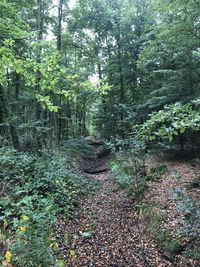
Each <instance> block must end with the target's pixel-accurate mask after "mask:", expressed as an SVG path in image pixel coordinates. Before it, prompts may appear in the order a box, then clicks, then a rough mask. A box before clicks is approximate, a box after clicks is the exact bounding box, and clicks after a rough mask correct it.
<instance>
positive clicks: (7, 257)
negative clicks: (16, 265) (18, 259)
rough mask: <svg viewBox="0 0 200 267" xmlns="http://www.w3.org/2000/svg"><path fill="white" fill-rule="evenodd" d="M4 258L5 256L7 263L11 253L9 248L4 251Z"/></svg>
mask: <svg viewBox="0 0 200 267" xmlns="http://www.w3.org/2000/svg"><path fill="white" fill-rule="evenodd" d="M5 258H6V261H7V262H8V263H10V262H11V258H12V253H11V252H10V251H9V250H8V251H6V254H5Z"/></svg>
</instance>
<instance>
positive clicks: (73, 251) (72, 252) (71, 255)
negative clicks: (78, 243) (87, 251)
mask: <svg viewBox="0 0 200 267" xmlns="http://www.w3.org/2000/svg"><path fill="white" fill-rule="evenodd" d="M69 255H70V257H71V258H76V251H75V250H74V249H70V251H69Z"/></svg>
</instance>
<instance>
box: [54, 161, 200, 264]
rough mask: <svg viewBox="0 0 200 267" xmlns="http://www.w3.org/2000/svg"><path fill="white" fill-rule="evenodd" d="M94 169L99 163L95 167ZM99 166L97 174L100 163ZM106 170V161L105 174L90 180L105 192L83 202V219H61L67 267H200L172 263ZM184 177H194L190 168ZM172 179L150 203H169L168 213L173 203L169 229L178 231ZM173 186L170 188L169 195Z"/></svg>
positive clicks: (178, 258) (163, 182) (161, 185)
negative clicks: (174, 211)
mask: <svg viewBox="0 0 200 267" xmlns="http://www.w3.org/2000/svg"><path fill="white" fill-rule="evenodd" d="M92 163H94V162H92V161H91V164H92ZM162 163H163V162H162ZM148 164H149V165H153V164H155V161H154V162H152V161H149V162H148ZM169 164H171V165H173V166H172V167H173V168H176V167H177V166H179V167H180V162H179V163H178V165H177V164H175V163H174V162H170V163H169ZM93 165H94V166H93V167H94V168H95V163H94V164H93ZM105 166H106V157H105V158H104V159H103V160H101V165H99V166H98V167H100V169H102V170H103V171H102V172H99V173H96V174H88V177H89V178H91V179H94V180H95V181H96V182H98V184H99V189H98V190H97V191H96V192H93V193H92V194H90V195H87V196H84V197H82V198H81V199H80V206H81V207H82V208H81V210H80V211H79V212H78V214H77V215H76V216H75V217H74V218H72V219H70V220H68V221H66V220H63V218H59V219H58V224H57V232H58V234H59V235H60V236H62V239H61V244H60V247H61V251H60V253H61V254H62V255H65V262H66V266H67V267H98V266H99V267H145V266H147V267H148V266H149V267H150V266H152V267H158V266H159V267H161V266H163V267H164V266H166V267H167V266H173V267H175V266H177V267H179V266H180V267H187V266H188V267H189V266H195V267H196V266H197V267H198V266H200V263H197V262H195V261H194V260H190V259H187V258H185V257H183V256H182V255H176V256H173V257H167V256H166V254H165V253H163V251H162V249H160V247H159V246H158V245H157V243H156V242H155V239H154V237H153V235H151V234H149V232H148V230H147V227H146V223H145V221H144V220H143V219H142V218H141V216H139V214H138V210H137V209H136V208H135V204H136V203H135V200H134V199H132V198H130V196H128V195H127V193H126V192H125V191H124V190H122V189H121V188H120V187H119V186H118V185H117V184H116V183H115V182H114V181H113V179H112V176H111V173H110V171H109V170H107V168H106V167H105ZM184 166H185V165H184ZM179 167H178V168H179ZM182 172H183V173H184V175H185V176H187V174H188V176H187V177H190V176H191V172H189V170H188V167H187V166H185V167H184V168H182ZM169 177H171V178H169V179H168V180H167V179H166V177H165V179H162V180H161V181H159V186H157V187H156V183H155V182H153V183H152V184H151V186H150V187H151V188H150V189H149V190H148V191H147V192H146V198H147V199H148V198H149V199H151V200H156V201H157V202H162V203H164V205H165V208H166V203H167V212H168V216H167V217H166V220H165V222H163V224H169V227H170V226H171V227H172V230H173V229H174V227H175V224H176V222H177V217H176V216H175V218H174V220H173V218H171V216H172V215H171V213H170V211H172V210H173V206H174V203H173V201H172V202H171V200H169V199H171V197H169V196H168V195H167V192H169V191H170V188H171V187H172V185H174V183H175V182H174V179H173V178H172V176H169ZM176 183H177V182H176ZM168 186H169V187H170V188H169V190H166V188H168ZM156 188H157V189H156ZM156 198H157V199H156ZM172 213H173V211H172ZM173 214H174V213H173ZM172 217H173V216H172ZM170 218H171V219H170ZM164 226H165V225H163V227H164Z"/></svg>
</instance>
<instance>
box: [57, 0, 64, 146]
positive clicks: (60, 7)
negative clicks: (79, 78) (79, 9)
mask: <svg viewBox="0 0 200 267" xmlns="http://www.w3.org/2000/svg"><path fill="white" fill-rule="evenodd" d="M62 14H63V0H59V4H58V34H57V49H58V51H60V52H61V45H62ZM58 105H59V107H60V109H59V110H58V116H56V117H58V126H57V127H58V130H57V141H58V144H59V143H60V141H61V138H62V109H61V106H62V95H59V99H58Z"/></svg>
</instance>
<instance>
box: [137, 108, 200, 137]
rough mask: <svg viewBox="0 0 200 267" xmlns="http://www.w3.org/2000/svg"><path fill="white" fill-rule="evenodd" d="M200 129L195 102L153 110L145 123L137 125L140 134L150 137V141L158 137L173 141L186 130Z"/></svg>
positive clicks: (199, 114)
mask: <svg viewBox="0 0 200 267" xmlns="http://www.w3.org/2000/svg"><path fill="white" fill-rule="evenodd" d="M199 130H200V113H199V111H198V109H197V108H195V105H194V104H193V103H188V104H185V105H182V104H181V103H176V104H173V105H170V106H165V107H164V109H162V110H160V111H158V112H153V113H152V114H151V115H150V118H149V119H148V120H147V121H146V122H145V123H144V124H142V125H141V126H138V127H137V133H138V136H139V137H140V138H143V139H146V138H148V139H149V141H153V140H156V139H158V138H163V139H168V140H169V141H172V140H173V138H175V137H176V136H181V135H183V134H184V133H185V132H188V131H194V132H195V131H199Z"/></svg>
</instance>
